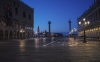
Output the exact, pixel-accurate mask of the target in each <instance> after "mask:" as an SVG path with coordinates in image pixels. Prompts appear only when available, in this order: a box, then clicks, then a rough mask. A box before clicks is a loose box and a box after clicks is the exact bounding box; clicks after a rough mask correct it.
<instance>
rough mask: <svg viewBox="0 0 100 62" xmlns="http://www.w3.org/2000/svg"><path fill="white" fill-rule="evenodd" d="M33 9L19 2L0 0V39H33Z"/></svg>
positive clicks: (15, 0) (18, 0) (19, 0)
mask: <svg viewBox="0 0 100 62" xmlns="http://www.w3.org/2000/svg"><path fill="white" fill-rule="evenodd" d="M33 14H34V8H30V7H29V6H28V5H26V4H25V3H23V2H22V1H21V0H0V39H20V38H31V37H33V34H34V32H33V28H34V15H33Z"/></svg>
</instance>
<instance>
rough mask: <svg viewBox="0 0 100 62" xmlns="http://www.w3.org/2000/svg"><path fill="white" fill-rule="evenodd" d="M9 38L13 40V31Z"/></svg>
mask: <svg viewBox="0 0 100 62" xmlns="http://www.w3.org/2000/svg"><path fill="white" fill-rule="evenodd" d="M9 38H10V39H12V38H13V32H12V31H10V32H9Z"/></svg>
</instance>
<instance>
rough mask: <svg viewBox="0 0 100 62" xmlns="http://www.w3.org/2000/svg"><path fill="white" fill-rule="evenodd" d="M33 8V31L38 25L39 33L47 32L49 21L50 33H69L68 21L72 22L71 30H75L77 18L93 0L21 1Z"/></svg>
mask: <svg viewBox="0 0 100 62" xmlns="http://www.w3.org/2000/svg"><path fill="white" fill-rule="evenodd" d="M22 1H23V2H24V3H26V4H27V5H28V6H30V7H31V8H34V31H36V30H37V28H38V25H39V27H40V31H44V30H47V31H48V21H51V32H69V24H68V20H69V19H70V20H71V21H72V29H73V28H77V17H79V16H81V15H82V14H83V12H84V11H85V10H87V9H88V8H89V7H90V6H91V5H92V3H93V2H94V0H22Z"/></svg>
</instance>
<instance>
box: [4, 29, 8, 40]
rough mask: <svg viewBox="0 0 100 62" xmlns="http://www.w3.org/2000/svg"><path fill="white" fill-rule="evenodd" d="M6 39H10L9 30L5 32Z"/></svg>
mask: <svg viewBox="0 0 100 62" xmlns="http://www.w3.org/2000/svg"><path fill="white" fill-rule="evenodd" d="M5 39H8V30H6V31H5Z"/></svg>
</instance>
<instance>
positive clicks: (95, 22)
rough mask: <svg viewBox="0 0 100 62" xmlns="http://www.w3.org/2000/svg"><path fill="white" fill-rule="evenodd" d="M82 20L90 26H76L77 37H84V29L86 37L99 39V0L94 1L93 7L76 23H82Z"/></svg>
mask: <svg viewBox="0 0 100 62" xmlns="http://www.w3.org/2000/svg"><path fill="white" fill-rule="evenodd" d="M83 18H85V21H89V22H90V24H89V25H86V26H85V27H83V26H82V25H79V24H78V36H84V28H85V34H86V36H87V37H99V38H100V0H95V1H94V3H93V5H92V6H91V7H90V8H89V9H88V10H87V11H85V12H84V13H83V14H82V15H81V16H80V17H79V18H78V19H77V22H78V23H79V22H80V21H83Z"/></svg>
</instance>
